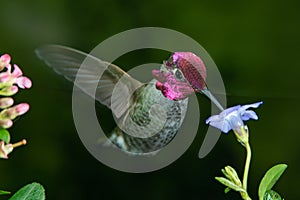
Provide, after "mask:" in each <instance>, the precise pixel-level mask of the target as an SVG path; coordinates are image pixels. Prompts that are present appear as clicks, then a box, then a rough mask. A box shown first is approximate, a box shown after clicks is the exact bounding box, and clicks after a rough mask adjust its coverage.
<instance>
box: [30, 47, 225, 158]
mask: <svg viewBox="0 0 300 200" xmlns="http://www.w3.org/2000/svg"><path fill="white" fill-rule="evenodd" d="M35 52H36V54H37V56H38V57H39V58H40V59H41V60H43V61H44V62H45V63H46V65H48V66H49V67H51V68H52V69H53V70H54V71H55V72H57V73H58V74H60V75H62V76H64V77H65V78H66V79H67V80H69V81H71V82H74V83H75V79H76V77H78V76H79V78H82V82H83V84H81V85H77V87H79V89H81V90H82V91H83V92H85V93H86V94H88V95H90V96H91V97H93V98H95V100H96V101H98V102H100V103H101V104H103V105H105V106H107V107H108V108H109V109H111V110H112V111H113V114H114V117H115V120H116V122H117V126H116V127H115V128H114V129H113V130H112V131H111V133H110V134H108V135H107V137H108V140H109V141H110V143H111V144H112V145H114V146H115V147H117V148H119V149H121V150H123V151H125V152H127V153H130V154H151V153H153V152H154V153H155V152H157V151H159V150H160V149H162V148H163V147H165V146H166V145H167V144H169V143H170V142H171V141H172V139H173V138H174V137H175V136H176V134H177V132H178V131H179V129H180V127H181V125H182V123H183V121H184V118H185V115H186V112H187V108H188V99H189V96H190V95H191V94H193V93H194V92H196V93H201V94H204V95H206V96H207V97H208V98H209V99H210V100H211V101H212V102H213V103H215V105H216V106H217V107H218V108H219V109H220V110H223V107H222V106H221V104H220V103H219V102H218V101H217V99H216V98H215V97H214V96H213V95H212V94H211V92H210V91H209V89H208V87H207V85H206V81H205V80H206V67H205V65H204V63H203V61H202V60H201V58H200V57H198V56H197V55H195V54H194V53H192V52H174V53H172V55H171V56H170V57H169V58H168V59H167V60H165V61H163V63H162V65H161V67H160V69H155V70H153V71H152V75H153V77H154V78H153V79H152V80H151V81H150V82H148V83H142V82H140V81H138V80H136V79H134V78H133V77H131V76H130V75H129V74H128V73H126V72H125V71H123V70H122V69H121V68H120V67H118V66H116V65H114V64H112V63H108V62H105V61H102V60H101V59H99V58H96V57H94V56H92V55H89V54H86V53H84V52H81V51H79V50H76V49H72V48H69V47H65V46H61V45H46V46H43V47H40V48H38V49H36V50H35ZM86 58H89V59H90V60H91V61H92V62H89V63H91V64H90V65H91V66H86V67H85V69H84V70H82V71H81V72H80V73H78V71H79V68H80V66H81V65H82V63H83V61H84V60H85V59H86ZM99 70H100V71H101V70H102V71H103V74H102V76H101V78H100V80H99V77H98V76H96V75H95V74H97V73H96V71H99ZM95 81H96V82H97V83H98V85H97V88H96V94H95V93H93V94H91V92H89V89H88V86H89V84H90V83H94V82H95ZM120 82H121V83H122V86H121V87H120V88H121V89H120V90H116V89H115V87H117V85H118V84H119V83H120ZM133 87H134V91H133V92H132V94H131V96H130V97H129V98H128V102H124V101H125V100H124V94H123V93H122V91H124V88H125V89H129V90H131V88H133Z"/></svg>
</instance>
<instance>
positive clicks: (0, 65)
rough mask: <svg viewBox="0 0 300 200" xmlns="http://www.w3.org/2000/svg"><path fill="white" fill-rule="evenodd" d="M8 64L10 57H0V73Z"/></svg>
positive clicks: (6, 55)
mask: <svg viewBox="0 0 300 200" xmlns="http://www.w3.org/2000/svg"><path fill="white" fill-rule="evenodd" d="M9 63H10V56H9V55H8V54H4V55H2V56H1V57H0V71H2V70H3V69H4V67H6V66H7V65H9Z"/></svg>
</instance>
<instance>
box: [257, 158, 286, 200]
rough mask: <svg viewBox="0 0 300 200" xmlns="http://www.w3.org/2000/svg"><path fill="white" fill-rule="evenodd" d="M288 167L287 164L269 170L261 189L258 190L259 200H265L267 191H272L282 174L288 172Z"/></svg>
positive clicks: (260, 185)
mask: <svg viewBox="0 0 300 200" xmlns="http://www.w3.org/2000/svg"><path fill="white" fill-rule="evenodd" d="M286 168H287V165H286V164H278V165H275V166H273V167H272V168H271V169H269V170H268V171H267V172H266V174H265V175H264V177H263V178H262V180H261V182H260V184H259V189H258V196H259V200H263V199H264V195H265V193H266V191H268V190H271V189H272V187H273V186H274V185H275V183H276V182H277V181H278V179H279V178H280V176H281V175H282V173H283V172H284V171H285V170H286Z"/></svg>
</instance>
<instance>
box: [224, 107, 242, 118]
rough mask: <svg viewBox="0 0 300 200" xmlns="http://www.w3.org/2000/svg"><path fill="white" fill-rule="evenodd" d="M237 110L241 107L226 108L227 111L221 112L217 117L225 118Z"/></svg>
mask: <svg viewBox="0 0 300 200" xmlns="http://www.w3.org/2000/svg"><path fill="white" fill-rule="evenodd" d="M239 109H241V105H237V106H233V107H230V108H227V109H225V110H223V111H222V112H221V113H220V114H219V115H220V117H226V116H228V115H229V114H230V113H232V112H234V111H236V110H239Z"/></svg>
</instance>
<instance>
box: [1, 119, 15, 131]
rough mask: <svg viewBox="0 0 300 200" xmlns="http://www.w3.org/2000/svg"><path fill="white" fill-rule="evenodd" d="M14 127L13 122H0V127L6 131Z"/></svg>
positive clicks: (3, 120)
mask: <svg viewBox="0 0 300 200" xmlns="http://www.w3.org/2000/svg"><path fill="white" fill-rule="evenodd" d="M12 125H13V122H12V121H11V120H10V119H1V120H0V127H2V128H4V129H8V128H10V127H11V126H12Z"/></svg>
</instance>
